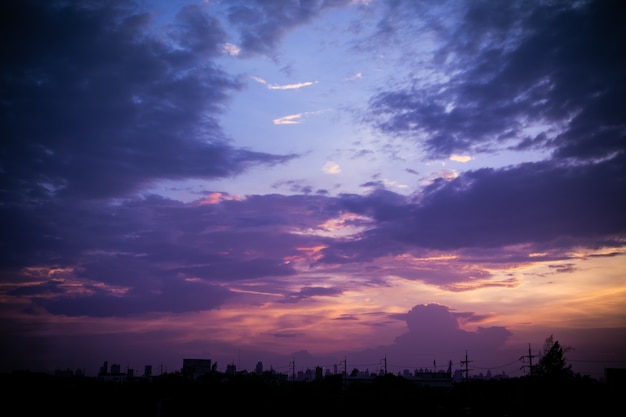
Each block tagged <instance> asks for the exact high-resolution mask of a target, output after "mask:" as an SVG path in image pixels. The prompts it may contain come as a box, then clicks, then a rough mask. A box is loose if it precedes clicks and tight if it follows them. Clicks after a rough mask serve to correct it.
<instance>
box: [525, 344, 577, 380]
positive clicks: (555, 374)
mask: <svg viewBox="0 0 626 417" xmlns="http://www.w3.org/2000/svg"><path fill="white" fill-rule="evenodd" d="M571 349H572V348H571V347H566V348H563V347H562V346H561V344H560V343H559V342H558V340H554V337H553V335H550V337H548V338H546V340H545V342H544V344H543V353H542V355H541V358H540V359H539V363H538V364H537V365H536V366H535V372H534V374H535V375H537V376H542V377H547V378H565V377H571V376H573V375H574V373H573V371H572V365H568V364H567V363H566V361H565V358H564V357H563V354H564V353H565V352H567V351H569V350H571Z"/></svg>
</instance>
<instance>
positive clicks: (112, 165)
mask: <svg viewBox="0 0 626 417" xmlns="http://www.w3.org/2000/svg"><path fill="white" fill-rule="evenodd" d="M0 34H1V35H0V36H1V42H2V48H0V68H1V77H0V137H1V142H0V195H1V200H0V213H1V215H2V224H3V226H2V228H1V231H0V235H1V239H0V245H1V246H0V249H1V252H0V277H1V278H0V312H1V313H0V314H1V318H2V320H1V322H0V337H1V339H2V347H1V350H0V358H1V360H0V371H3V372H4V371H11V370H14V369H30V370H37V371H39V370H43V371H53V370H55V369H66V368H69V369H85V370H86V372H87V374H88V375H95V374H96V373H97V371H98V368H99V367H100V366H101V365H102V363H103V362H104V361H108V362H109V364H111V363H117V364H120V365H121V366H122V368H123V369H126V368H132V369H135V370H136V372H139V373H142V372H143V368H144V365H152V367H153V369H154V370H155V373H157V374H158V373H159V372H161V371H163V372H165V371H168V372H171V371H177V370H180V368H181V367H182V360H183V358H204V359H211V360H212V361H214V362H217V363H218V370H220V371H224V370H225V369H226V366H227V365H228V364H235V365H236V366H237V368H238V369H248V370H254V367H255V365H256V364H257V362H259V361H261V362H262V363H263V366H264V368H265V369H270V368H273V369H274V370H276V371H279V372H289V371H290V369H291V366H292V365H295V368H296V370H304V369H306V368H307V367H311V368H312V367H315V366H323V367H330V368H332V367H333V366H334V365H339V366H340V367H341V366H343V365H340V364H347V368H348V370H351V369H353V368H359V369H361V370H366V369H367V370H369V371H370V372H372V371H376V372H378V371H380V370H381V369H382V367H383V366H384V365H383V364H384V363H385V361H386V365H387V369H388V371H389V372H393V373H397V372H401V371H402V370H404V369H409V370H411V371H413V370H415V369H419V368H427V369H433V368H439V369H444V368H447V364H448V362H449V361H452V363H453V369H459V368H461V367H462V365H461V361H462V360H465V354H466V352H467V355H468V359H469V360H470V361H471V363H470V369H471V373H470V374H471V375H477V374H479V373H483V374H486V373H487V372H488V371H490V372H491V373H492V374H500V373H506V374H507V375H509V376H512V377H515V376H522V375H524V374H525V373H526V372H527V366H528V364H529V363H528V358H521V357H522V356H524V355H526V356H528V355H529V348H530V350H531V352H532V355H539V354H540V352H541V350H542V347H543V343H544V341H545V339H546V338H548V337H549V336H550V335H553V337H554V339H555V340H557V341H559V343H560V344H561V345H563V346H565V347H568V348H570V349H567V353H566V360H567V361H568V363H570V364H571V365H572V369H573V370H574V371H575V372H580V373H583V374H588V375H591V376H593V377H597V378H601V377H603V370H604V368H607V367H626V214H625V213H626V152H625V151H626V107H625V103H626V52H625V51H626V7H625V6H624V3H623V2H622V1H619V0H616V1H611V0H608V1H597V2H592V1H558V0H554V1H528V0H525V1H478V0H471V1H453V0H450V1H439V0H437V1H398V0H360V1H359V0H328V1H322V0H311V1H304V0H302V1H292V0H256V1H253V0H239V1H238V0H223V1H219V0H205V1H197V0H196V1H193V0H189V1H182V0H176V1H172V0H162V1H152V0H137V1H136V2H130V1H125V0H114V1H109V0H89V1H87V0H85V1H72V0H65V1H52V0H50V1H48V0H41V1H36V0H28V1H26V0H20V1H4V2H2V3H1V5H0ZM537 359H538V356H536V357H535V358H534V360H535V361H536V360H537Z"/></svg>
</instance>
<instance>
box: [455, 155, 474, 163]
mask: <svg viewBox="0 0 626 417" xmlns="http://www.w3.org/2000/svg"><path fill="white" fill-rule="evenodd" d="M472 159H474V158H472V157H471V156H467V155H450V160H451V161H455V162H463V163H465V162H469V161H471V160H472Z"/></svg>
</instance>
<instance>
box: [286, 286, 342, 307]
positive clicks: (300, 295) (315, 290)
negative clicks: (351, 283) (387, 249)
mask: <svg viewBox="0 0 626 417" xmlns="http://www.w3.org/2000/svg"><path fill="white" fill-rule="evenodd" d="M342 293H343V290H342V289H340V288H328V287H304V288H302V289H301V290H300V291H298V292H295V293H292V294H288V295H287V298H286V299H285V300H284V301H282V302H283V303H297V302H299V301H301V300H303V299H307V298H312V297H337V296H339V295H341V294H342Z"/></svg>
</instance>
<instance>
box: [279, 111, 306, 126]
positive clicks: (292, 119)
mask: <svg viewBox="0 0 626 417" xmlns="http://www.w3.org/2000/svg"><path fill="white" fill-rule="evenodd" d="M303 116H304V113H297V114H290V115H287V116H283V117H279V118H278V119H274V120H273V121H272V122H273V123H274V124H275V125H295V124H300V123H302V117H303Z"/></svg>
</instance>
